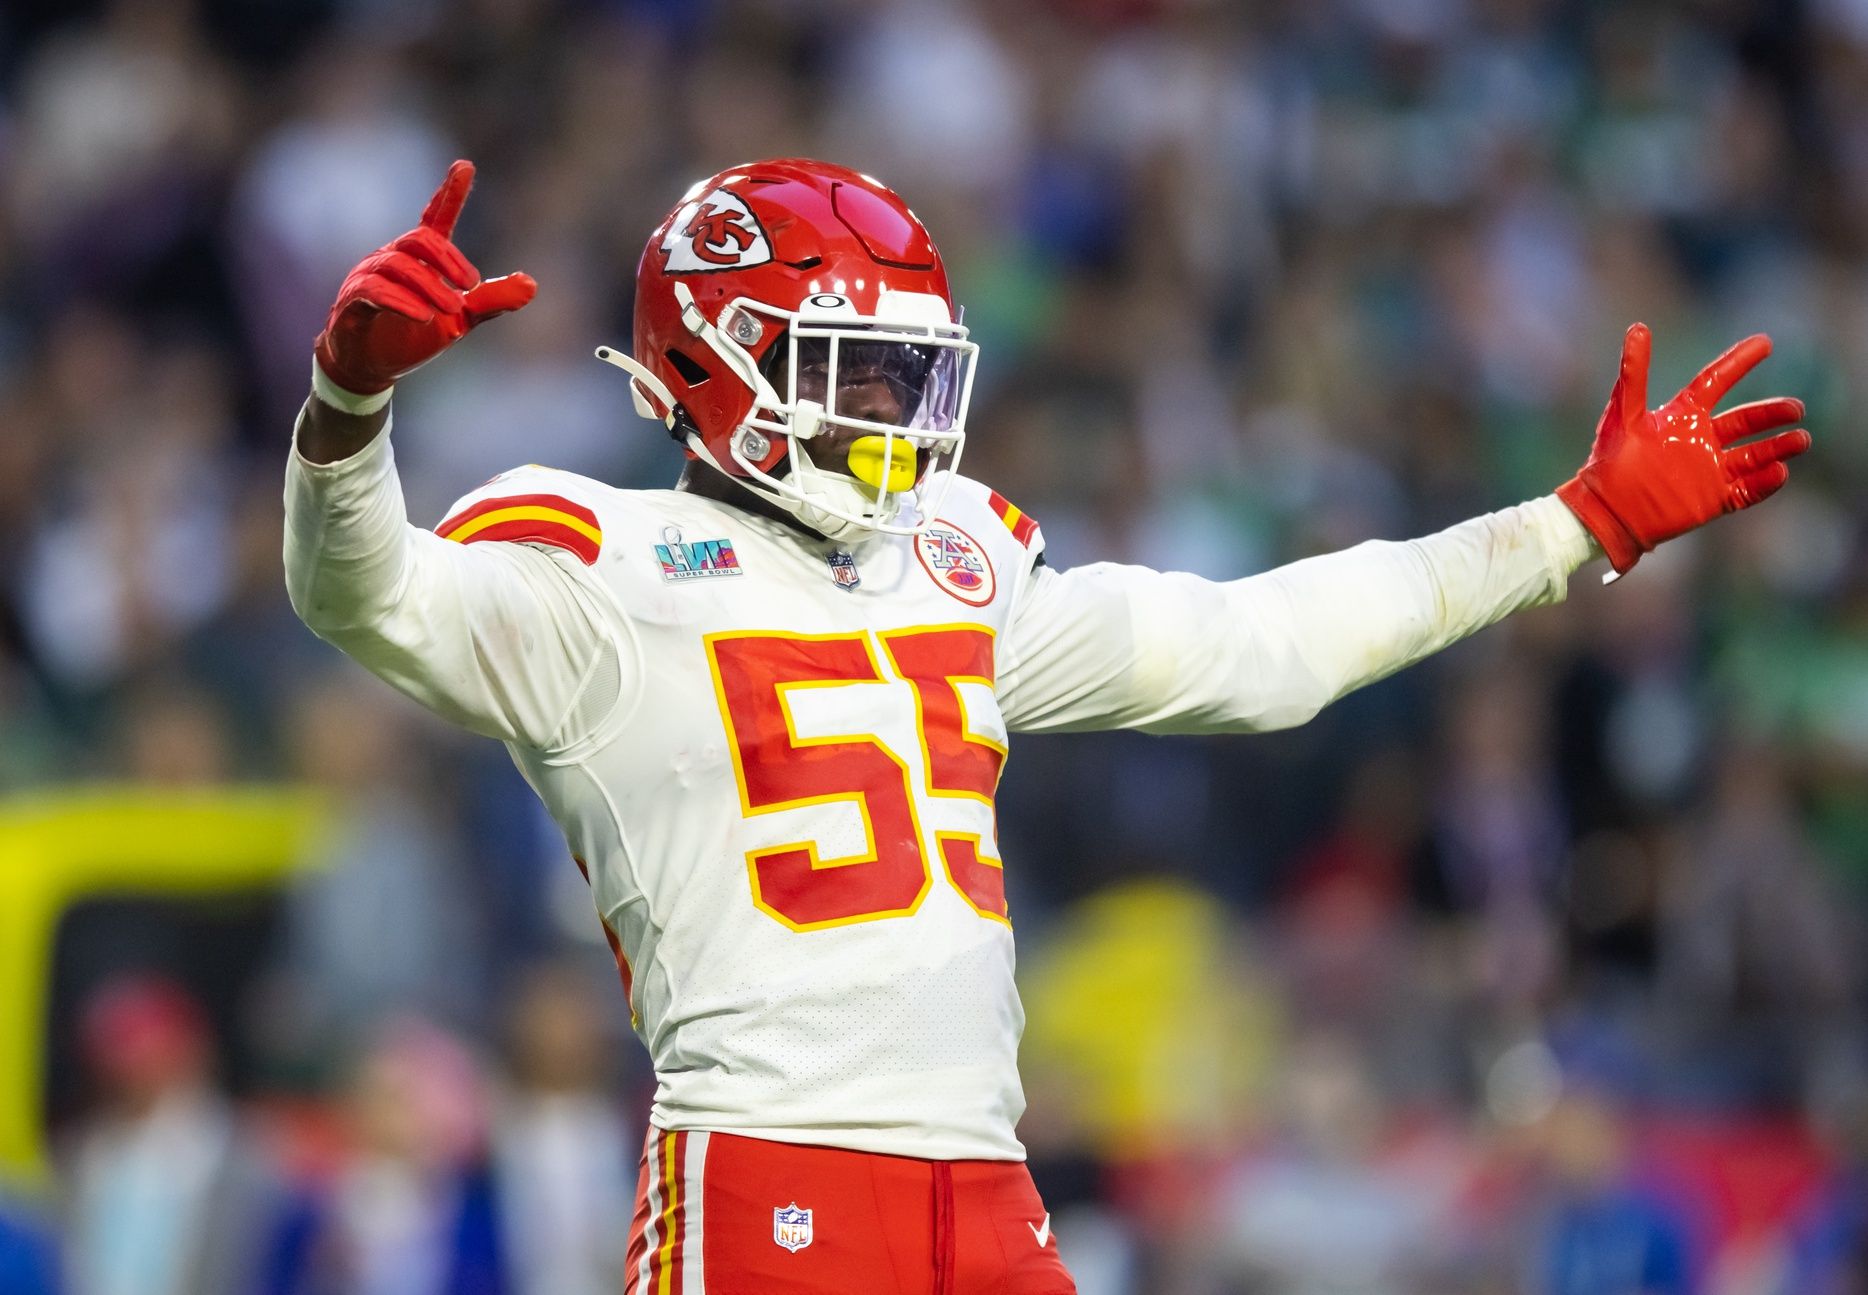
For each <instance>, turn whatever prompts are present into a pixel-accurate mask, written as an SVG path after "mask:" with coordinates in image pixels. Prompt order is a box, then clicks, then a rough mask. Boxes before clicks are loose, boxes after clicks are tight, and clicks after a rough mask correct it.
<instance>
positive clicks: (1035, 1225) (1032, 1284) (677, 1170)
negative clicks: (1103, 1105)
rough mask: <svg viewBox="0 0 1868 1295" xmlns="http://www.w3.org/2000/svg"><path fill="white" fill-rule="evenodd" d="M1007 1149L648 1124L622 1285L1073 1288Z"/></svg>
mask: <svg viewBox="0 0 1868 1295" xmlns="http://www.w3.org/2000/svg"><path fill="white" fill-rule="evenodd" d="M1076 1289H1077V1287H1076V1283H1075V1282H1073V1281H1071V1279H1070V1274H1069V1273H1068V1272H1066V1271H1064V1265H1063V1261H1062V1260H1060V1259H1059V1258H1058V1257H1057V1241H1056V1239H1055V1238H1054V1237H1052V1236H1051V1216H1050V1215H1049V1214H1048V1213H1046V1212H1045V1208H1044V1206H1043V1204H1042V1203H1041V1202H1040V1201H1039V1200H1038V1189H1037V1188H1036V1187H1034V1186H1032V1183H1031V1175H1030V1174H1029V1173H1027V1172H1026V1171H1025V1166H1024V1165H1023V1164H1022V1163H1021V1162H1018V1161H1011V1160H915V1159H911V1158H909V1157H907V1156H881V1155H873V1154H870V1153H868V1152H863V1151H839V1150H836V1149H834V1148H831V1147H810V1146H796V1145H793V1144H791V1143H787V1142H767V1141H764V1140H761V1139H758V1138H745V1137H738V1136H736V1135H734V1134H730V1133H703V1132H698V1131H696V1132H687V1133H664V1132H663V1131H661V1130H660V1129H650V1130H649V1141H648V1145H647V1147H645V1148H644V1149H643V1154H642V1180H641V1184H640V1185H639V1186H638V1188H637V1190H636V1217H635V1224H634V1226H633V1227H632V1228H631V1229H630V1232H629V1279H628V1282H627V1284H626V1285H625V1286H624V1290H625V1292H627V1295H1075V1292H1076Z"/></svg>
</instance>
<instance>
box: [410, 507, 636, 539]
mask: <svg viewBox="0 0 1868 1295" xmlns="http://www.w3.org/2000/svg"><path fill="white" fill-rule="evenodd" d="M506 522H551V523H554V524H556V525H559V526H565V527H568V528H570V529H571V530H573V531H575V532H577V533H578V534H579V535H581V536H583V537H584V538H585V539H587V540H589V541H590V542H591V543H593V544H601V543H603V532H602V531H601V530H599V529H597V528H596V527H595V526H592V525H591V524H590V523H589V522H586V521H585V520H583V519H582V518H581V517H573V516H571V514H569V513H567V512H562V511H560V510H558V509H556V508H540V507H537V506H521V507H517V508H500V509H496V510H494V511H493V512H490V513H482V514H480V516H478V517H475V518H474V519H472V520H471V521H467V522H463V523H462V524H461V525H459V526H457V527H455V528H454V529H453V530H451V531H449V532H448V533H447V534H446V535H444V536H442V538H443V539H449V540H453V541H455V542H456V543H457V544H465V543H466V542H467V541H468V540H470V539H472V538H473V537H474V536H476V535H478V534H479V533H480V532H481V531H484V530H487V529H488V528H490V527H494V526H499V525H502V524H504V523H506Z"/></svg>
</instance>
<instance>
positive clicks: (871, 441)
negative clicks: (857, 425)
mask: <svg viewBox="0 0 1868 1295" xmlns="http://www.w3.org/2000/svg"><path fill="white" fill-rule="evenodd" d="M885 445H886V446H888V447H889V448H888V453H887V458H886V461H885V459H884V451H883V447H884V446H885ZM849 465H850V475H851V476H853V477H855V478H856V479H857V480H858V481H860V482H862V483H863V484H864V485H866V486H869V487H870V488H872V489H875V490H888V491H890V492H891V493H893V492H895V491H900V490H907V489H909V488H910V487H912V486H913V485H914V483H915V447H914V446H912V445H910V444H909V443H908V442H907V441H904V440H902V439H901V438H899V437H897V438H895V439H894V440H893V441H891V440H890V438H889V437H886V436H860V437H858V438H857V439H856V440H854V441H852V442H851V443H850V457H849ZM885 476H886V478H887V480H886V482H885V480H884V477H885Z"/></svg>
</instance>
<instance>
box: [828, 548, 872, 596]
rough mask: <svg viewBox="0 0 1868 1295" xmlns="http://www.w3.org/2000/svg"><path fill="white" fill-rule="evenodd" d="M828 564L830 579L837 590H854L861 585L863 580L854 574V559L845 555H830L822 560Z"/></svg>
mask: <svg viewBox="0 0 1868 1295" xmlns="http://www.w3.org/2000/svg"><path fill="white" fill-rule="evenodd" d="M824 561H825V562H827V563H829V564H830V578H831V579H832V580H835V581H836V582H837V587H838V588H839V589H854V588H856V586H857V585H860V584H861V583H863V578H862V577H861V576H859V575H857V574H856V559H855V558H853V557H851V556H850V555H849V554H847V553H832V554H830V555H829V556H827V557H826V558H825V559H824Z"/></svg>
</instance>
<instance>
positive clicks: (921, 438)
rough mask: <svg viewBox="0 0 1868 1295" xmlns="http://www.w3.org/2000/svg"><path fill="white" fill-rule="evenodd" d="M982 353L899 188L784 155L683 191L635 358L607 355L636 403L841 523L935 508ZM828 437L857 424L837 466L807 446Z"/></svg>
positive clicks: (652, 259) (657, 253)
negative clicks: (933, 486)
mask: <svg viewBox="0 0 1868 1295" xmlns="http://www.w3.org/2000/svg"><path fill="white" fill-rule="evenodd" d="M977 351H978V347H977V346H975V345H974V344H973V343H972V342H970V341H968V340H967V334H966V329H965V328H963V327H962V326H961V325H960V323H959V320H958V319H957V318H956V316H955V312H954V308H953V299H952V297H951V295H950V294H949V292H948V288H947V271H946V269H945V268H944V267H943V266H942V265H941V259H940V253H939V252H938V251H936V250H935V248H934V244H933V242H932V240H930V239H929V238H928V233H927V230H926V229H924V228H923V227H922V225H921V222H920V221H919V220H917V219H916V218H915V214H914V213H913V212H912V211H910V210H908V207H907V205H906V204H904V203H903V202H902V200H901V199H900V198H898V197H896V195H895V194H894V193H893V192H892V191H891V190H889V189H887V188H884V187H883V186H882V185H880V184H878V183H877V182H876V181H874V180H872V179H871V178H869V177H868V176H866V175H861V174H859V173H857V172H855V171H851V170H848V169H846V168H844V167H840V166H832V165H830V164H829V163H827V162H814V161H810V160H808V159H805V158H779V159H776V160H773V161H767V162H753V163H749V164H747V165H745V166H736V167H731V168H729V169H728V170H725V171H722V172H720V173H719V174H718V175H715V176H711V177H709V178H708V179H705V180H702V181H701V182H700V183H699V184H697V185H695V186H694V187H693V188H691V189H689V190H688V192H687V196H686V197H684V198H683V199H682V200H681V203H680V205H678V206H677V207H676V208H675V209H674V210H673V211H672V212H670V213H669V215H668V218H667V219H666V220H664V221H662V223H661V225H660V226H659V227H658V228H657V229H656V231H655V233H654V234H653V235H652V236H651V237H650V238H649V243H648V247H647V248H646V249H644V251H643V253H642V262H641V264H640V266H638V267H637V270H636V333H635V356H634V358H633V359H632V358H631V357H629V356H626V355H622V354H619V353H617V352H615V351H613V350H611V349H609V348H607V347H603V348H599V349H598V351H597V355H598V356H599V357H600V358H602V359H605V360H608V361H609V362H610V363H612V364H615V365H617V366H618V367H620V368H622V369H625V370H626V371H627V372H628V373H629V375H630V379H631V381H630V386H631V389H632V390H633V392H634V395H635V401H636V410H637V412H639V413H640V414H642V415H643V416H644V417H645V418H657V419H660V420H661V421H662V422H663V423H664V424H665V425H666V426H667V427H668V428H669V430H670V431H671V432H672V433H673V434H674V435H675V437H676V439H678V440H680V441H682V442H683V443H684V444H685V445H686V446H687V447H688V449H689V450H691V451H692V452H693V453H694V454H695V456H697V457H698V458H700V459H702V460H704V461H705V462H707V463H710V464H712V465H713V466H714V467H716V468H718V469H719V470H720V471H722V472H725V473H727V474H729V475H730V476H733V477H737V478H740V479H741V480H743V481H744V482H745V483H746V484H747V485H748V486H749V487H751V488H752V489H754V490H757V491H758V492H759V493H760V494H762V495H764V496H766V497H767V498H769V499H772V500H773V501H774V502H776V503H778V504H779V505H781V506H782V507H784V508H786V509H788V510H790V511H791V512H792V513H794V514H795V515H796V516H798V517H799V518H800V519H801V520H802V521H804V523H805V524H806V525H808V526H810V527H811V528H812V529H813V530H816V531H819V532H820V533H822V534H824V535H827V536H831V537H833V538H837V537H841V536H845V535H849V534H854V533H857V532H860V531H864V530H876V531H884V532H887V533H890V534H914V533H916V532H917V531H919V530H921V529H923V528H924V527H925V526H926V525H927V524H928V523H929V522H931V521H932V520H933V519H934V516H935V513H936V512H937V511H938V508H939V501H938V500H935V499H929V498H924V497H923V496H924V495H925V494H926V487H927V484H928V483H929V482H930V481H932V480H933V479H934V478H935V477H936V476H937V475H938V476H940V479H941V482H942V488H943V489H944V483H945V482H946V481H948V480H951V473H952V472H953V471H954V470H955V469H956V468H957V466H958V464H959V459H960V449H961V446H962V444H963V443H964V441H965V439H966V432H965V425H966V407H967V401H968V399H969V397H970V396H971V394H972V386H973V358H974V356H975V354H976V353H977ZM840 395H841V397H842V404H843V408H842V409H839V407H838V406H839V396H840ZM827 434H829V435H836V436H837V438H838V441H839V443H840V444H841V443H842V442H844V441H846V440H849V436H850V435H851V434H853V435H854V437H855V439H854V440H850V441H849V444H848V458H847V463H846V464H843V465H839V466H840V470H828V469H826V468H823V467H820V466H818V465H817V464H816V463H814V462H813V461H812V459H811V454H810V448H809V447H810V442H811V441H812V439H813V438H815V437H818V436H824V435H827ZM909 495H913V496H914V497H915V502H914V505H913V506H912V507H910V508H906V509H904V503H905V498H906V496H909Z"/></svg>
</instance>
